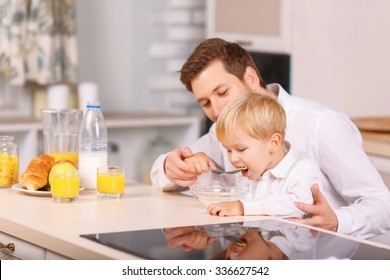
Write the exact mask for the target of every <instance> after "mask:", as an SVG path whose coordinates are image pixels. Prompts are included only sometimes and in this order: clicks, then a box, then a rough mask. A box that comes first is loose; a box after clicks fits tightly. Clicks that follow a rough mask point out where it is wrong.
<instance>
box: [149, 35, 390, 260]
mask: <svg viewBox="0 0 390 280" xmlns="http://www.w3.org/2000/svg"><path fill="white" fill-rule="evenodd" d="M181 81H182V83H183V84H184V85H185V86H186V87H187V89H188V90H189V91H191V92H193V94H194V96H195V98H196V100H197V102H198V104H199V105H200V106H201V107H202V109H203V111H204V113H205V114H206V116H207V117H208V118H209V119H210V120H212V121H214V122H215V121H216V120H217V119H218V116H219V113H220V112H221V110H222V108H224V107H225V105H226V104H227V103H228V102H230V100H232V99H233V98H234V97H236V96H238V95H241V94H243V93H247V92H255V93H258V94H263V95H268V96H276V97H277V99H278V101H279V102H280V104H281V105H282V106H283V108H284V110H285V111H286V116H287V130H286V140H287V141H288V142H289V143H290V144H291V145H292V146H293V147H295V148H297V149H299V150H302V151H304V152H306V153H307V154H308V155H309V156H310V157H312V158H313V159H314V160H315V161H316V162H317V164H318V166H319V167H320V169H321V182H320V186H321V188H322V191H323V193H324V195H323V194H322V193H321V192H320V191H319V187H318V186H316V185H315V186H313V187H312V193H313V198H314V205H308V204H303V203H299V202H297V207H298V208H299V209H301V210H302V211H304V212H306V213H307V214H308V216H309V217H308V218H306V219H302V220H297V221H299V222H302V223H304V224H308V225H312V226H317V227H321V228H324V229H327V230H331V231H335V232H339V233H344V234H349V235H353V236H359V237H362V238H369V237H372V236H375V235H377V234H381V233H384V232H386V231H388V230H390V192H389V190H388V189H387V187H386V186H385V185H384V183H383V180H382V178H381V177H380V175H379V173H378V172H377V171H376V169H375V168H374V166H373V165H372V163H371V162H370V160H369V158H368V157H367V155H366V154H365V152H364V150H363V148H362V139H361V136H360V133H359V131H358V129H357V128H356V126H355V125H354V124H353V123H352V122H351V121H350V120H349V119H348V117H347V116H346V115H344V114H341V113H339V112H335V111H333V110H331V109H329V108H327V107H325V106H324V105H322V104H319V103H316V102H313V101H309V100H305V99H302V98H298V97H294V96H290V95H288V94H287V92H286V91H285V90H284V89H283V88H282V87H280V85H278V84H271V85H268V86H267V85H266V84H265V83H264V81H263V80H262V78H261V75H260V73H259V71H258V70H257V68H256V65H255V63H254V62H253V60H252V58H251V57H250V55H249V53H248V52H247V51H246V50H244V49H243V48H242V47H240V46H239V45H238V44H235V43H230V42H226V41H224V40H222V39H217V38H215V39H208V40H205V41H204V42H202V43H201V44H200V45H199V46H198V47H197V48H196V49H195V50H194V52H193V53H192V55H191V56H190V57H189V58H188V60H187V62H186V63H185V64H184V65H183V67H182V70H181ZM196 152H204V153H205V154H207V155H208V156H209V157H210V158H211V159H212V160H213V162H207V163H204V164H203V166H202V169H201V170H202V172H206V171H207V170H208V169H209V168H214V167H215V166H216V165H217V166H219V167H220V168H224V169H226V170H230V169H233V167H232V165H231V164H230V163H229V160H228V157H227V153H226V151H225V149H224V148H223V147H222V146H221V145H220V143H218V141H217V139H216V136H215V125H213V126H212V127H211V128H210V131H209V132H208V133H207V134H206V135H204V136H202V137H201V138H200V139H199V140H198V141H197V142H195V143H194V144H193V145H191V146H189V147H186V148H177V149H175V150H173V151H171V152H170V153H168V154H167V155H161V156H160V157H159V158H158V159H157V160H156V162H155V163H154V165H153V167H152V170H151V176H152V182H153V185H155V186H158V187H159V188H161V189H163V190H170V189H174V188H177V187H178V186H181V187H185V186H190V185H192V184H193V183H194V182H195V181H196V179H197V176H198V175H200V174H199V173H197V172H196V170H195V168H194V167H193V166H191V165H189V164H187V163H186V162H185V161H184V160H185V159H186V158H187V157H190V156H192V155H193V154H194V153H196ZM325 197H326V198H327V199H325ZM332 208H333V209H335V210H332ZM330 239H331V238H330ZM330 239H328V240H325V238H323V237H321V235H320V236H319V250H318V254H317V257H318V258H325V257H329V256H332V255H333V256H336V257H339V258H349V257H351V256H352V254H353V253H354V249H356V248H353V246H354V245H352V244H348V243H347V242H345V241H344V243H343V244H337V241H335V240H330ZM327 249H329V251H328V250H327Z"/></svg>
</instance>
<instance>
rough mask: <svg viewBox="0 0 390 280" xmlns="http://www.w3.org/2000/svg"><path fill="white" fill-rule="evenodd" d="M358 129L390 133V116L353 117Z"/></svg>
mask: <svg viewBox="0 0 390 280" xmlns="http://www.w3.org/2000/svg"><path fill="white" fill-rule="evenodd" d="M352 121H353V122H354V123H355V124H356V126H357V127H358V128H359V130H365V131H372V132H386V133H390V117H368V118H354V119H352Z"/></svg>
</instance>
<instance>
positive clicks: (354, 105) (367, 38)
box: [291, 0, 390, 116]
mask: <svg viewBox="0 0 390 280" xmlns="http://www.w3.org/2000/svg"><path fill="white" fill-rule="evenodd" d="M292 3H293V5H292V26H291V27H292V29H291V31H292V38H291V39H292V50H291V51H292V92H293V94H295V95H298V96H302V97H306V98H313V99H316V100H319V101H322V102H324V103H326V104H328V105H330V106H331V107H333V108H335V109H337V110H339V111H343V112H345V113H347V114H348V115H349V116H371V115H390V88H389V82H388V81H389V76H390V17H389V13H388V11H390V1H387V0H374V1H364V0H357V1H355V0H343V1H332V0H314V1H313V0H295V1H292Z"/></svg>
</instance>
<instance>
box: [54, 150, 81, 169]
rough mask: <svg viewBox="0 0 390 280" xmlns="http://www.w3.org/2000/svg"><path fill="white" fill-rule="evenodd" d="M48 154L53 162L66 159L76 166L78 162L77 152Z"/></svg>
mask: <svg viewBox="0 0 390 280" xmlns="http://www.w3.org/2000/svg"><path fill="white" fill-rule="evenodd" d="M50 155H51V156H52V157H54V161H55V162H58V161H60V160H63V159H67V160H69V161H71V162H73V163H74V165H75V166H77V165H78V162H79V155H78V153H77V152H51V153H50Z"/></svg>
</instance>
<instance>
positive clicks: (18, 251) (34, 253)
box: [0, 232, 45, 260]
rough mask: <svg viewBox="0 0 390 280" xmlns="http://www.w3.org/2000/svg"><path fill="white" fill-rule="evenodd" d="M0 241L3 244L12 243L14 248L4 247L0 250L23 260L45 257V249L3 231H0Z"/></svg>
mask: <svg viewBox="0 0 390 280" xmlns="http://www.w3.org/2000/svg"><path fill="white" fill-rule="evenodd" d="M0 242H1V243H3V244H10V243H12V244H13V246H14V250H9V249H6V248H2V249H0V250H1V251H2V252H4V253H6V254H8V255H11V256H13V257H15V258H18V259H23V260H44V259H45V249H44V248H42V247H39V246H37V245H34V244H32V243H30V242H27V241H25V240H23V239H20V238H17V237H15V236H11V235H9V234H6V233H4V232H0Z"/></svg>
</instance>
